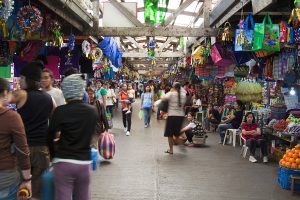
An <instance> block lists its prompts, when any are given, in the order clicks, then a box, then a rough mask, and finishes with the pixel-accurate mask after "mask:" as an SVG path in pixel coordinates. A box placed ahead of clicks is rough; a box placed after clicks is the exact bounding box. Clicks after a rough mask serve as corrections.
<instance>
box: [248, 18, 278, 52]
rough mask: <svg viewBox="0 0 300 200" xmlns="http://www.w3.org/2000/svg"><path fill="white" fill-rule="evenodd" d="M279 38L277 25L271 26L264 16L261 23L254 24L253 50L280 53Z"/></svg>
mask: <svg viewBox="0 0 300 200" xmlns="http://www.w3.org/2000/svg"><path fill="white" fill-rule="evenodd" d="M266 20H268V21H267V23H266ZM279 36H280V35H279V24H272V20H271V17H270V16H269V15H266V16H265V18H264V20H263V22H262V23H255V26H254V44H253V50H254V51H260V50H266V51H280V42H279Z"/></svg>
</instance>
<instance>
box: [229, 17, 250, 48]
mask: <svg viewBox="0 0 300 200" xmlns="http://www.w3.org/2000/svg"><path fill="white" fill-rule="evenodd" d="M249 23H250V28H249ZM244 27H245V28H244V29H236V31H235V40H234V50H235V51H252V46H253V37H254V20H253V17H252V15H248V16H247V17H246V19H245V22H244Z"/></svg>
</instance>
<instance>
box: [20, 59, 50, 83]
mask: <svg viewBox="0 0 300 200" xmlns="http://www.w3.org/2000/svg"><path fill="white" fill-rule="evenodd" d="M43 69H44V65H43V64H42V63H41V62H30V63H28V64H27V65H26V66H25V67H23V68H22V69H21V73H20V75H22V76H25V77H26V78H28V79H31V80H34V81H38V82H39V81H40V80H41V76H42V70H43Z"/></svg>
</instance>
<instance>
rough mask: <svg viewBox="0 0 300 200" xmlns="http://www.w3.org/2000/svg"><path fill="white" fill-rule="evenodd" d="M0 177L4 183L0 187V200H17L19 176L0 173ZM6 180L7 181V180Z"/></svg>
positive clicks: (10, 173)
mask: <svg viewBox="0 0 300 200" xmlns="http://www.w3.org/2000/svg"><path fill="white" fill-rule="evenodd" d="M0 172H1V173H0V177H1V178H3V179H4V180H1V181H6V182H5V184H4V183H3V182H2V185H1V186H0V199H1V200H15V199H17V192H18V189H19V184H20V179H19V175H18V174H17V173H14V172H7V173H6V172H4V171H0ZM7 178H8V179H9V180H7Z"/></svg>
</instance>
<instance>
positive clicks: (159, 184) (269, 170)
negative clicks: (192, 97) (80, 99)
mask: <svg viewBox="0 0 300 200" xmlns="http://www.w3.org/2000/svg"><path fill="white" fill-rule="evenodd" d="M138 105H139V104H138ZM135 106H137V104H136V105H135ZM120 112H121V111H120V110H118V111H117V113H116V114H115V117H114V119H113V122H114V128H113V129H112V132H113V133H114V135H115V138H116V154H115V157H114V159H112V160H110V161H104V160H103V159H102V160H101V164H100V167H98V169H97V171H95V172H92V199H93V200H96V199H97V200H98V199H103V200H206V199H209V200H219V199H220V200H221V199H222V200H247V199H249V200H283V199H289V200H294V199H295V200H296V199H298V200H299V199H300V195H299V193H298V194H294V195H292V194H291V192H290V191H287V190H283V189H281V188H280V187H279V186H278V184H277V164H276V163H269V164H262V163H261V162H259V163H255V164H253V163H250V162H249V161H248V160H247V159H243V158H242V157H241V156H240V154H239V153H240V147H236V148H233V147H232V146H222V145H219V144H218V143H217V142H218V139H219V138H218V136H217V134H216V133H210V134H209V138H208V140H207V147H203V148H193V147H185V146H176V147H175V149H174V155H168V154H165V153H164V151H165V150H166V149H167V147H168V146H167V139H166V138H164V137H163V132H164V126H165V121H164V120H163V121H157V120H156V119H155V116H154V115H153V116H152V119H153V120H152V122H151V126H150V127H149V128H147V129H145V128H144V125H143V121H142V120H139V119H138V108H137V107H136V108H135V109H134V112H133V118H132V120H133V128H132V131H131V136H129V137H128V136H125V134H124V131H123V126H122V123H121V114H120Z"/></svg>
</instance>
